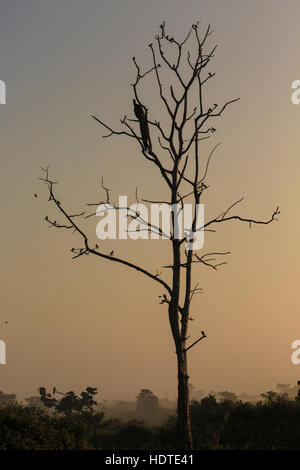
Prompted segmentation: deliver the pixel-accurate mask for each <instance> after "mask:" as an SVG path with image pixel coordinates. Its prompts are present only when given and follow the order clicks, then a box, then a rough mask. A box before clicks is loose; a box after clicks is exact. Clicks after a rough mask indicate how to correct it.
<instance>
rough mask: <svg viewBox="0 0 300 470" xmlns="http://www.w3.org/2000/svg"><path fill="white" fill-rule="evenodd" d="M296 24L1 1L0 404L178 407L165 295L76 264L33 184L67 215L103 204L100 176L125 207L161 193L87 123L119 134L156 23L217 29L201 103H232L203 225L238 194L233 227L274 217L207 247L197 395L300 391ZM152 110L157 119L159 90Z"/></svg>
mask: <svg viewBox="0 0 300 470" xmlns="http://www.w3.org/2000/svg"><path fill="white" fill-rule="evenodd" d="M299 16H300V4H299V1H298V0H295V1H294V0H287V1H286V2H284V3H283V2H282V1H280V0H251V1H249V0H248V1H246V0H197V1H195V0H186V1H185V2H180V1H178V0H160V1H157V0H152V1H151V2H150V1H145V0H139V1H137V0H125V1H124V0H123V1H121V0H110V1H108V0H102V1H100V0H84V1H83V0H81V1H79V0H72V1H71V0H51V1H50V0H45V1H43V2H40V1H38V0H25V1H24V0H0V79H1V80H4V81H5V83H6V86H7V103H6V104H5V105H0V136H1V139H0V142H1V143H0V145H1V147H0V149H1V173H0V174H1V186H0V195H1V197H0V205H1V214H2V223H1V232H0V240H1V244H0V247H1V270H0V279H1V298H0V304H1V306H0V339H1V340H3V341H5V343H6V348H7V364H5V365H0V389H1V390H2V391H4V392H7V393H17V394H18V396H19V397H21V398H22V397H26V396H30V395H34V394H36V393H37V388H38V387H39V386H46V387H52V386H56V387H57V388H58V389H61V390H62V391H67V390H75V391H81V390H83V389H84V388H85V387H87V386H95V387H98V389H99V393H100V398H107V399H116V398H124V399H133V398H134V397H135V396H136V395H137V394H138V391H139V390H140V389H141V388H150V389H151V390H152V391H153V392H154V393H155V394H157V395H159V396H160V397H163V398H166V397H169V398H174V397H175V395H176V360H175V359H176V356H175V354H174V346H173V344H172V338H171V334H170V330H169V325H168V318H167V312H166V309H165V306H161V305H159V299H158V296H159V295H161V293H162V291H161V289H160V288H159V287H157V286H156V285H155V284H153V283H152V282H151V281H148V280H147V279H145V278H144V277H143V276H141V275H139V274H138V273H136V272H134V271H131V270H129V269H127V268H125V267H122V266H116V265H115V264H114V263H109V262H106V261H102V260H100V259H98V258H97V259H95V258H92V257H80V258H79V259H76V260H73V259H72V256H71V253H70V249H71V248H72V247H73V246H74V236H73V235H72V234H71V233H70V232H69V231H67V232H63V231H57V230H55V229H49V228H48V227H47V224H45V222H44V221H43V217H45V215H51V214H52V213H51V210H50V209H49V204H47V191H46V188H45V186H44V185H43V184H42V182H41V181H40V180H39V177H40V176H41V170H40V168H41V166H46V165H50V172H51V175H52V176H53V177H55V178H57V180H59V182H60V183H59V185H58V186H57V191H58V194H59V197H60V198H61V200H62V201H63V203H64V204H65V205H66V207H68V208H69V209H70V210H71V211H77V210H78V209H82V208H84V207H85V203H86V202H90V201H95V200H96V201H97V200H99V199H100V198H102V197H103V194H101V178H102V176H103V177H104V180H105V182H106V184H107V185H108V186H109V187H110V188H112V194H113V195H114V197H115V198H117V197H118V195H119V194H126V195H128V198H129V200H130V198H131V201H130V202H131V203H133V202H135V188H136V187H137V186H138V187H139V191H140V193H141V195H142V196H143V197H145V198H149V199H150V198H153V197H156V195H157V194H158V193H159V191H160V190H161V181H160V179H159V178H158V175H157V173H156V172H155V171H154V169H152V168H151V167H150V166H149V164H148V163H147V162H145V161H144V160H143V159H142V158H141V157H140V155H139V151H138V148H137V147H136V146H134V145H133V144H132V143H130V142H128V141H127V140H126V139H124V138H122V137H115V138H113V139H102V135H103V130H102V129H101V128H100V126H99V125H98V124H97V123H96V122H95V121H94V120H92V118H91V115H92V114H95V115H97V116H99V117H102V118H105V120H106V122H109V123H111V124H112V125H114V126H115V127H118V126H120V118H122V117H123V116H124V115H125V114H128V115H129V114H130V113H132V101H131V100H132V97H133V96H132V88H131V86H130V84H131V83H132V82H133V80H134V78H135V71H134V67H133V65H132V57H133V56H135V57H136V58H137V60H138V61H139V63H141V64H142V66H143V67H145V68H147V66H148V65H149V64H151V56H150V52H149V48H148V44H149V43H150V42H152V41H153V38H154V36H155V35H156V34H157V33H158V30H159V24H160V23H161V22H162V21H164V20H165V21H166V24H167V29H168V31H169V32H170V34H171V35H174V36H175V37H177V38H178V39H181V38H183V37H184V36H185V34H186V31H187V30H188V28H189V27H190V26H191V24H193V23H195V22H196V21H197V20H200V21H201V23H200V31H204V29H205V27H206V26H207V25H208V24H211V26H212V28H213V29H214V35H213V37H211V39H210V40H211V41H212V43H216V44H218V48H217V51H216V54H215V57H214V60H213V62H212V63H211V66H210V70H211V72H216V73H217V75H216V78H215V79H214V81H213V82H211V85H210V87H209V90H208V97H207V99H214V100H217V101H216V102H222V101H227V100H229V99H233V98H236V97H240V101H239V102H238V103H235V104H234V105H233V106H232V107H230V109H228V110H227V111H226V113H224V115H223V116H222V118H221V119H219V120H218V122H217V132H216V133H215V134H214V136H213V137H212V139H211V140H210V142H209V145H211V146H213V145H215V144H216V143H218V142H221V146H220V147H219V149H218V152H217V154H216V157H215V159H214V160H213V164H212V165H211V168H210V173H209V177H208V179H207V181H208V184H209V186H210V187H209V191H208V192H207V196H206V199H205V201H204V203H205V211H206V213H207V214H215V213H218V212H220V211H222V210H224V209H225V208H226V207H227V206H228V205H230V204H231V203H232V202H233V201H235V200H237V199H239V198H240V197H242V196H244V197H245V200H244V201H243V203H242V204H241V205H240V208H239V211H240V212H239V213H240V214H241V215H242V216H251V217H256V218H259V219H265V218H268V217H269V216H270V215H271V214H272V212H273V210H274V209H275V208H276V206H277V205H279V206H280V211H281V214H280V220H279V221H278V222H275V223H273V224H270V225H268V226H256V227H252V229H251V230H249V227H248V225H247V224H244V225H243V224H238V223H235V222H234V223H231V224H226V225H225V224H222V227H220V228H219V227H218V233H217V234H213V237H212V236H211V235H210V234H209V235H207V236H206V237H207V238H206V239H205V248H207V249H208V250H210V249H214V250H217V251H231V255H230V258H229V259H228V264H227V265H225V266H222V267H221V268H220V269H219V270H218V271H217V272H215V271H214V270H209V269H205V267H201V268H200V267H197V270H196V272H195V278H196V280H198V281H199V283H200V285H201V286H202V287H203V289H204V293H203V294H201V295H198V296H196V297H195V301H194V304H193V307H192V314H193V317H194V318H195V321H194V322H193V324H192V329H191V331H190V334H191V340H194V339H197V338H198V337H199V332H200V331H201V330H204V331H205V332H206V334H207V339H206V340H205V341H201V343H200V344H199V347H198V346H197V347H195V348H193V349H192V350H191V352H190V356H189V361H190V362H189V375H190V380H191V382H192V384H193V385H194V387H195V388H196V389H200V390H204V391H207V392H208V391H210V390H216V391H220V390H230V391H235V392H243V391H244V392H248V393H261V392H264V391H266V390H269V389H274V388H275V387H276V384H277V383H279V382H280V383H290V384H293V385H294V384H295V382H296V381H297V380H298V379H300V365H298V366H297V365H294V364H292V362H291V354H292V349H291V344H292V342H293V341H294V340H297V339H300V321H299V306H300V305H299V304H300V294H299V287H298V282H299V278H300V268H299V256H300V255H299V249H298V240H299V235H300V223H299V218H298V211H299V204H298V201H299V176H298V175H299V170H300V163H299V123H300V105H299V106H298V105H295V104H292V101H291V94H292V90H291V83H292V82H293V81H294V80H297V79H300V66H299V50H298V45H299V42H300V30H299V24H298V22H299V21H298V20H299ZM201 28H203V29H201ZM149 93H150V94H149ZM148 95H149V96H148V98H149V99H150V104H151V103H153V106H154V107H155V106H156V104H155V103H156V101H157V100H158V98H157V94H156V90H155V88H154V87H153V90H152V88H150V92H149V90H148ZM212 102H214V101H212ZM209 148H210V147H209V146H207V145H206V144H205V146H204V147H203V155H204V159H205V158H206V156H207V152H208V151H209ZM34 193H36V194H37V195H38V198H35V197H34ZM90 223H92V224H93V223H94V226H93V225H91V226H90V228H91V230H94V231H95V221H94V220H93V221H92V222H90ZM94 233H95V232H94ZM72 237H73V238H72ZM105 243H106V245H105V249H107V250H108V251H110V250H112V249H114V250H115V251H116V252H117V253H118V254H120V255H122V256H126V257H128V259H130V260H133V261H135V262H139V263H140V264H143V265H145V266H149V267H150V268H151V269H154V270H155V269H156V267H157V268H159V267H160V266H161V265H162V264H166V263H167V262H168V259H169V251H168V247H167V245H166V243H167V242H166V241H164V240H160V241H156V240H155V241H139V242H131V241H128V242H126V241H122V242H120V241H115V242H114V241H108V242H105ZM5 321H7V322H8V324H4V322H5Z"/></svg>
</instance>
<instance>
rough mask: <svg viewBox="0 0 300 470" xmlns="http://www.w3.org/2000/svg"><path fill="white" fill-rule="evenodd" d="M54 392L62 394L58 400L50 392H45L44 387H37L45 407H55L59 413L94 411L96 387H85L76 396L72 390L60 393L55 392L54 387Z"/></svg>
mask: <svg viewBox="0 0 300 470" xmlns="http://www.w3.org/2000/svg"><path fill="white" fill-rule="evenodd" d="M53 392H54V393H59V394H60V395H63V397H62V398H61V399H60V400H57V399H56V398H54V396H53V395H54V393H53V395H52V394H51V393H47V390H46V389H45V387H40V388H39V393H40V396H41V401H42V402H43V403H44V405H45V406H46V407H47V408H55V410H56V411H58V412H59V413H64V414H66V415H70V414H72V413H90V414H92V413H94V408H93V407H94V406H95V405H97V402H96V401H95V400H94V397H95V395H96V394H97V388H93V387H87V388H86V389H85V391H83V392H81V394H80V396H77V395H76V393H74V392H73V391H70V392H67V393H62V392H57V391H56V388H54V389H53Z"/></svg>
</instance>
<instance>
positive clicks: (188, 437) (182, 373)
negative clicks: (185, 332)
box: [176, 344, 193, 450]
mask: <svg viewBox="0 0 300 470" xmlns="http://www.w3.org/2000/svg"><path fill="white" fill-rule="evenodd" d="M176 354H177V366H178V399H177V435H178V445H179V448H180V450H192V449H193V438H192V429H191V412H190V400H189V376H188V373H187V353H186V351H185V350H184V346H183V347H182V344H181V348H180V349H179V350H177V352H176Z"/></svg>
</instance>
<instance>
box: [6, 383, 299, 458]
mask: <svg viewBox="0 0 300 470" xmlns="http://www.w3.org/2000/svg"><path fill="white" fill-rule="evenodd" d="M192 388H193V387H192ZM277 390H278V391H277V392H274V391H268V392H265V393H263V394H261V396H260V397H259V399H258V401H253V402H250V401H242V400H241V399H240V397H239V396H238V395H236V394H234V393H232V392H228V391H222V392H219V393H218V394H216V395H218V398H217V397H216V396H215V395H212V394H208V395H207V394H205V393H204V392H201V391H197V390H195V389H194V394H196V395H197V394H198V395H199V396H200V395H201V396H202V398H200V399H199V400H192V402H191V423H192V433H193V441H194V446H195V449H202V450H204V449H235V450H236V449H262V450H276V449H286V450H288V449H297V450H300V393H299V392H298V387H291V386H290V385H288V384H278V385H277ZM96 395H97V389H96V388H93V387H87V388H86V389H85V390H84V391H83V392H81V393H80V394H79V395H77V394H76V393H75V392H73V391H68V392H57V390H56V388H55V387H54V388H53V390H52V393H50V392H47V390H46V389H45V388H44V387H40V388H39V396H32V397H29V398H27V399H25V403H26V405H25V404H24V403H19V402H18V401H17V399H16V395H14V394H5V393H3V392H0V450H30V449H31V450H67V449H68V450H88V449H90V450H112V449H119V450H150V449H161V450H175V449H176V448H177V447H176V402H172V401H168V400H167V399H161V400H160V399H159V398H158V397H157V396H156V395H155V394H154V393H153V392H152V391H151V390H149V389H142V390H140V392H139V393H138V395H137V396H136V399H135V400H134V401H131V402H130V401H128V402H126V401H122V400H115V401H112V402H108V401H107V400H101V399H99V398H96ZM241 395H244V396H245V395H246V394H241ZM121 404H123V405H124V406H123V407H122V406H120V405H121ZM166 404H168V405H169V408H167V407H164V406H163V405H166ZM103 409H105V410H107V411H105V412H104V411H103ZM109 410H110V411H111V413H113V412H114V413H115V414H116V415H117V413H120V417H121V415H122V413H123V418H124V417H125V415H126V413H125V412H124V410H126V412H127V414H128V418H129V419H127V420H125V421H123V420H122V419H118V418H116V417H112V416H109ZM167 411H168V413H169V414H168V416H167V414H166V415H163V413H164V412H167ZM130 413H131V415H130ZM151 413H154V415H155V416H156V418H158V416H161V418H162V416H163V420H162V419H161V421H164V422H163V424H158V423H156V424H154V423H153V422H152V423H150V421H151V420H152V419H153V418H152V417H151ZM141 418H143V419H141Z"/></svg>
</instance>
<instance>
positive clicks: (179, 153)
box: [41, 23, 279, 449]
mask: <svg viewBox="0 0 300 470" xmlns="http://www.w3.org/2000/svg"><path fill="white" fill-rule="evenodd" d="M211 34H212V30H211V28H210V26H208V28H207V29H206V31H204V32H203V34H201V33H200V32H199V24H198V23H197V24H194V25H192V27H191V28H190V30H189V31H188V34H187V36H186V37H185V38H184V40H183V41H181V42H179V41H178V40H176V39H175V38H174V37H170V36H168V35H167V33H166V30H165V24H164V23H163V24H162V25H161V26H160V32H159V34H158V35H157V36H156V37H155V43H154V44H150V45H149V48H150V53H151V60H152V63H151V66H149V69H147V70H146V71H142V70H141V67H140V65H139V64H138V62H137V61H136V59H135V58H133V64H134V67H135V69H136V78H135V81H134V83H133V84H132V90H133V98H134V99H133V102H134V105H133V106H134V114H135V118H128V117H127V116H125V117H124V118H123V119H121V124H122V127H121V129H120V130H115V129H113V128H112V127H111V126H110V125H108V124H107V123H105V122H104V121H103V120H102V119H99V118H98V117H96V116H92V117H93V118H94V119H95V120H96V121H97V122H98V123H100V124H101V126H102V127H104V128H105V129H106V131H107V133H106V135H104V137H106V138H107V137H111V136H123V137H127V138H129V139H133V140H134V141H135V142H136V144H137V146H138V147H139V151H140V153H141V154H142V155H143V156H144V158H145V159H146V161H147V163H148V164H151V165H154V167H156V168H157V170H158V177H159V178H161V181H162V182H163V183H164V185H166V188H167V191H168V193H169V197H168V198H167V200H165V201H156V200H150V199H147V200H146V199H143V200H142V201H143V202H144V203H146V204H150V203H166V204H168V206H172V207H174V206H176V205H180V206H181V207H183V205H184V204H185V203H186V202H187V201H189V203H192V207H193V217H192V227H191V230H192V232H191V233H192V234H195V233H197V231H198V230H204V231H211V232H214V231H216V227H217V226H218V225H219V224H221V223H225V222H229V221H232V220H238V221H240V222H246V223H248V224H249V225H250V226H251V224H269V223H271V222H272V221H274V220H276V216H277V215H278V214H279V209H278V208H276V210H275V211H274V212H273V213H272V215H271V217H270V218H268V219H266V220H255V219H252V218H245V217H241V216H239V215H234V214H233V215H232V210H233V209H234V208H235V207H236V206H237V205H238V204H239V203H240V202H241V201H242V199H239V200H237V201H235V202H234V203H232V204H231V205H230V206H229V207H227V208H225V209H224V210H223V211H222V212H221V213H220V214H218V215H217V216H216V217H213V218H212V219H210V220H207V221H205V222H204V223H203V225H202V226H201V227H200V228H199V227H198V226H197V210H198V209H197V208H198V205H199V204H200V202H201V197H202V195H203V193H204V192H205V191H206V190H207V189H208V184H207V175H208V170H209V166H210V162H211V159H212V157H213V155H214V153H215V151H216V149H217V147H218V145H219V144H218V145H216V146H214V147H213V148H212V150H211V151H210V154H209V155H208V156H207V157H206V159H205V161H201V162H200V158H199V147H200V144H201V142H202V141H203V140H206V139H209V138H210V136H211V135H212V134H213V133H214V132H215V130H216V129H215V128H214V127H213V126H212V122H213V121H214V120H215V119H216V118H218V117H220V116H221V115H222V114H223V112H224V111H225V109H226V108H227V107H228V106H229V105H230V104H232V103H234V102H236V101H238V99H232V100H230V101H227V102H225V104H223V105H221V106H220V105H218V104H211V105H210V106H205V103H204V100H203V92H204V89H205V85H206V83H207V82H208V81H209V80H211V79H212V78H213V77H214V75H215V74H214V73H210V72H206V70H207V66H208V64H209V63H210V61H211V59H212V58H213V57H214V52H215V49H216V47H213V48H212V49H209V50H208V51H206V48H207V43H208V42H209V41H208V38H209V36H210V35H211ZM146 77H147V79H148V78H151V77H152V78H153V80H154V82H155V87H156V90H157V96H158V99H159V100H160V102H161V104H162V105H163V107H164V111H165V115H166V117H164V118H163V121H159V120H157V119H156V118H155V117H154V111H151V109H150V110H149V109H148V108H147V107H146V106H145V104H144V103H143V101H142V99H141V96H140V95H141V91H140V87H141V84H142V83H143V82H144V79H145V78H146ZM163 77H164V78H163ZM162 122H163V124H162ZM41 179H42V180H43V181H44V182H45V183H46V185H47V187H48V190H49V201H50V202H51V203H54V204H55V205H56V207H57V209H58V210H59V212H60V214H61V216H63V218H64V221H63V222H62V223H59V222H57V221H56V220H50V219H49V217H45V220H46V221H47V222H48V224H49V226H50V227H53V226H54V227H56V228H63V229H70V230H71V231H73V232H75V233H77V234H78V235H79V236H80V238H81V240H82V246H81V247H80V248H72V250H71V251H72V252H73V255H74V256H73V258H78V257H80V256H83V255H95V256H98V257H99V258H100V259H106V260H109V261H111V262H113V263H118V264H123V265H125V266H127V267H128V268H132V269H134V270H136V271H138V272H140V273H142V274H143V275H144V276H146V277H147V278H150V279H152V280H153V281H154V282H156V283H158V284H159V285H160V286H161V287H162V288H163V293H162V295H161V297H160V298H161V300H160V303H161V304H163V305H165V306H166V307H167V309H168V315H169V323H170V328H171V332H172V336H173V340H174V344H175V349H176V356H177V370H178V401H177V415H178V417H177V422H178V447H179V448H181V449H192V445H193V444H192V433H191V419H190V402H189V387H188V385H189V384H188V380H189V376H188V367H187V352H188V351H189V350H190V349H191V348H193V347H194V346H196V345H197V344H199V342H200V341H201V340H203V339H204V338H206V334H205V332H204V331H202V332H201V336H200V337H199V338H198V339H197V340H196V341H193V342H191V344H188V326H189V322H190V320H192V318H191V316H190V314H191V312H190V308H191V301H192V299H193V297H194V296H195V295H196V294H197V293H199V292H200V291H201V288H200V287H199V285H198V283H196V284H195V285H194V284H192V269H193V267H194V266H195V265H196V264H201V265H204V266H206V267H209V268H211V269H214V270H217V269H218V267H219V266H221V265H223V264H226V262H225V261H222V257H223V256H225V255H227V254H229V252H219V251H216V252H210V253H205V254H202V255H201V256H200V255H199V254H198V253H196V250H193V249H188V247H187V245H188V243H192V242H193V241H194V239H193V237H192V238H189V237H188V236H187V235H186V234H184V235H183V236H182V237H181V238H180V237H179V238H178V237H176V236H175V233H178V223H179V222H178V217H177V216H176V214H175V213H174V211H172V212H171V234H170V237H169V243H170V247H171V249H172V257H171V261H170V263H169V265H167V266H163V267H162V268H163V271H161V272H159V271H157V272H151V270H149V269H147V268H145V267H142V266H139V265H137V264H135V263H132V262H131V261H129V260H127V259H124V258H121V257H118V256H116V255H115V254H114V253H113V252H111V253H110V254H106V253H105V252H104V251H103V250H101V249H100V248H99V246H98V245H96V246H92V245H91V242H90V241H89V238H88V235H87V233H86V232H85V230H84V229H83V228H82V226H81V224H80V220H81V219H84V218H87V217H91V216H92V215H95V212H92V213H87V212H80V213H70V212H69V211H68V210H67V209H65V208H64V205H63V204H62V203H61V201H60V200H59V199H58V197H57V196H56V194H55V190H54V189H55V184H56V182H55V181H53V180H52V179H51V178H50V176H49V171H48V168H43V175H42V178H41ZM102 188H103V190H104V191H105V194H106V198H105V201H100V202H97V203H95V204H93V203H89V204H87V206H88V207H91V206H93V205H95V206H98V205H99V204H101V203H106V204H107V205H110V207H113V208H114V209H116V210H119V209H121V207H118V206H117V205H116V204H113V203H112V202H111V201H110V190H109V189H108V188H106V187H105V186H104V183H103V180H102ZM137 200H138V196H137ZM126 209H127V210H128V217H130V218H131V219H136V220H138V221H139V222H140V223H141V224H143V225H144V230H147V231H148V232H152V233H153V232H155V233H156V234H157V233H158V234H159V235H163V232H162V230H161V228H160V227H157V226H153V225H152V224H151V223H150V222H148V221H145V220H143V219H142V217H141V216H140V214H139V212H138V210H136V211H132V210H131V209H130V208H126ZM165 270H166V271H165ZM165 272H166V275H164V273H165ZM163 277H165V279H166V280H164V279H163Z"/></svg>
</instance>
